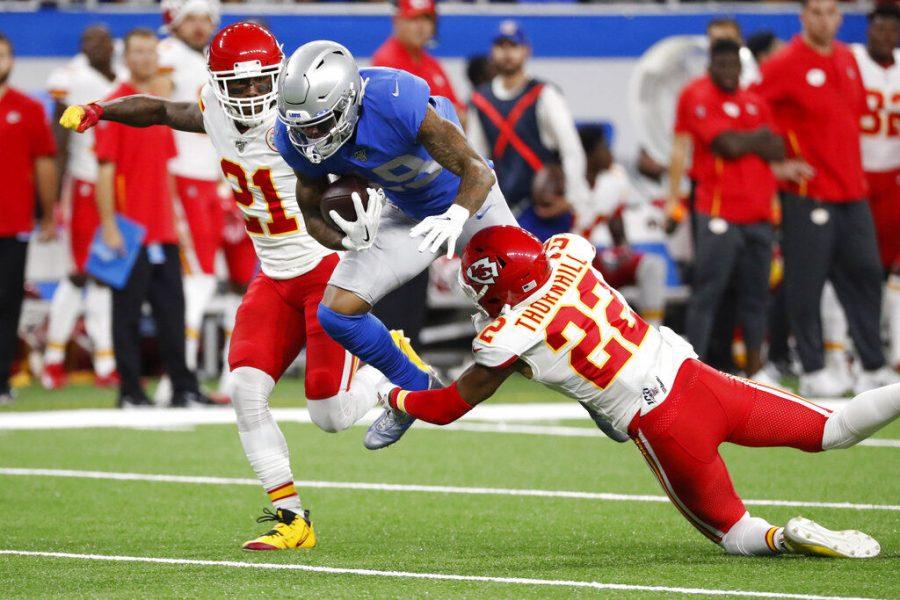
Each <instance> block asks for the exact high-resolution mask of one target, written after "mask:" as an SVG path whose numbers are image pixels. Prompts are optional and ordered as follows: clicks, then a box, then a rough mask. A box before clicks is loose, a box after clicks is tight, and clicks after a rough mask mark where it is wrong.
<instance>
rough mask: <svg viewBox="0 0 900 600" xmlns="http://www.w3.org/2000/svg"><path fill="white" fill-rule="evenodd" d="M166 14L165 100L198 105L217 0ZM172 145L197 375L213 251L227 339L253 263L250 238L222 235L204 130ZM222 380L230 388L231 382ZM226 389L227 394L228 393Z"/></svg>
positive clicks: (222, 207) (175, 3)
mask: <svg viewBox="0 0 900 600" xmlns="http://www.w3.org/2000/svg"><path fill="white" fill-rule="evenodd" d="M162 14H163V21H164V26H163V29H164V30H165V31H167V32H168V33H170V34H171V35H170V37H168V38H166V39H164V40H163V41H161V42H160V44H159V64H160V70H161V72H162V74H163V75H164V76H165V77H166V78H167V79H168V84H169V85H168V87H169V89H168V93H167V94H165V95H167V96H168V97H169V98H170V99H171V100H173V101H175V102H190V103H195V102H197V99H198V97H199V95H200V88H201V86H202V85H203V83H204V82H205V81H206V79H207V64H206V50H207V46H208V44H209V42H210V39H211V38H212V36H213V33H215V30H216V26H217V25H218V22H219V3H218V0H166V1H165V2H163V3H162ZM175 146H176V148H177V150H178V155H177V156H176V157H175V158H174V159H173V160H172V161H171V162H170V163H169V169H170V171H171V173H172V175H173V176H174V179H175V188H176V193H177V196H178V199H179V200H180V207H181V209H182V211H183V213H184V220H183V221H182V222H181V224H180V225H181V231H182V233H183V234H184V238H185V243H183V244H182V254H183V257H184V261H183V262H184V269H185V276H184V292H185V340H186V348H185V355H186V357H187V363H188V367H189V368H190V369H191V370H195V369H196V368H197V353H198V350H199V341H200V339H199V336H200V326H201V324H202V322H203V315H204V312H205V311H206V307H207V306H208V305H209V302H210V300H211V299H212V296H213V294H214V293H215V290H216V277H215V262H216V253H217V252H218V250H219V248H222V250H223V253H224V257H225V260H226V263H227V265H228V273H229V279H230V283H231V286H232V290H231V291H232V292H234V293H233V294H229V296H228V303H227V308H226V310H225V315H224V317H225V318H224V320H225V323H224V325H225V331H226V336H227V335H228V333H229V331H230V330H231V329H232V326H233V320H234V310H235V308H236V307H237V303H238V302H239V301H240V298H239V297H238V294H241V293H243V291H244V290H245V289H246V286H247V284H248V283H249V282H250V279H251V278H252V276H253V271H254V266H255V260H254V259H253V248H252V246H251V245H250V243H249V242H248V241H247V239H246V236H241V237H239V238H236V239H233V238H231V237H230V236H229V238H228V239H229V240H233V242H232V243H227V242H226V239H225V237H224V233H225V231H226V218H227V216H228V213H229V211H230V209H231V208H232V207H231V206H230V202H227V201H226V202H224V203H223V201H222V198H221V197H220V195H219V184H220V183H221V180H222V172H221V170H220V168H219V157H218V155H217V152H216V149H215V148H214V147H213V145H212V144H211V143H210V140H209V138H208V137H207V136H206V135H203V134H202V133H195V132H188V131H176V132H175ZM185 224H186V225H187V226H186V227H185ZM226 341H227V340H226ZM222 382H223V384H225V387H228V383H227V382H228V378H227V377H223V378H222ZM222 387H223V386H220V392H221V391H223V390H222ZM161 388H162V390H163V391H162V392H160V393H158V394H157V399H162V398H161V396H165V395H168V393H169V390H170V386H168V385H167V384H164V385H162V386H161ZM225 391H226V394H225V395H226V396H227V395H228V393H229V390H225Z"/></svg>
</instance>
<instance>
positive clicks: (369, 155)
mask: <svg viewBox="0 0 900 600" xmlns="http://www.w3.org/2000/svg"><path fill="white" fill-rule="evenodd" d="M360 75H361V76H362V79H363V82H364V86H365V87H364V89H365V94H364V95H363V99H362V106H361V107H360V112H359V120H358V121H357V123H356V132H355V133H354V135H353V137H352V138H350V139H349V140H348V141H347V142H346V143H345V144H344V145H343V146H341V148H340V149H339V150H338V151H337V152H336V153H334V154H333V155H331V156H330V157H328V158H327V159H325V160H323V161H322V162H321V163H319V164H313V163H311V162H310V161H309V160H308V159H307V158H306V157H305V156H303V155H302V154H301V153H300V152H299V151H298V150H297V149H296V148H295V147H294V146H293V144H291V141H290V139H289V138H288V132H287V126H286V125H285V124H284V123H282V122H280V121H279V122H278V123H277V124H276V126H275V147H276V148H277V149H278V151H279V152H280V153H281V156H282V157H283V158H284V160H285V162H287V164H289V165H290V166H291V167H292V168H293V169H294V170H295V171H297V172H298V173H300V174H302V175H303V176H304V177H308V178H310V179H321V178H324V177H326V176H327V175H329V174H333V175H344V174H346V173H355V174H358V175H360V176H361V177H364V178H366V179H367V180H369V181H372V182H375V183H378V184H379V185H381V186H382V187H383V188H384V192H385V195H386V196H387V198H388V200H390V201H391V202H392V203H393V204H394V205H396V206H397V207H398V208H399V209H400V210H401V211H403V213H405V214H406V215H408V216H410V217H412V218H414V219H424V218H425V217H428V216H432V215H438V214H441V213H442V212H444V211H445V210H447V208H449V207H450V205H451V204H452V203H453V200H454V199H455V198H456V193H457V190H459V177H458V176H456V175H454V174H453V173H451V172H450V171H448V170H447V169H444V168H443V167H442V166H441V165H440V164H438V162H437V161H435V160H434V159H433V158H431V156H430V155H429V154H428V152H427V151H426V150H425V147H424V146H423V145H422V144H421V143H419V142H418V141H417V140H416V137H417V136H418V134H419V127H420V126H421V125H422V121H423V120H424V119H425V113H426V111H427V110H428V106H432V107H433V108H434V109H435V110H436V111H437V113H438V114H439V115H440V116H441V117H443V118H445V119H447V120H449V121H452V122H453V123H455V124H456V125H457V126H459V119H458V118H457V116H456V110H455V109H454V108H453V105H452V104H451V103H450V101H449V100H447V99H446V98H443V97H441V96H430V90H429V88H428V84H427V83H425V80H424V79H421V78H419V77H416V76H415V75H412V74H410V73H407V72H406V71H401V70H398V69H386V68H380V67H375V68H370V69H360Z"/></svg>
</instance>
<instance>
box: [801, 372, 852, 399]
mask: <svg viewBox="0 0 900 600" xmlns="http://www.w3.org/2000/svg"><path fill="white" fill-rule="evenodd" d="M848 383H849V382H845V381H842V378H840V377H836V376H835V375H834V373H832V372H830V371H829V370H828V369H819V370H818V371H813V372H812V373H804V374H803V375H801V376H800V395H801V396H807V397H810V398H840V397H842V396H843V395H844V394H846V393H847V392H849V391H850V386H849V385H848Z"/></svg>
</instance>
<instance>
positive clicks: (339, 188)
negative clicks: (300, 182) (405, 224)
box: [319, 175, 376, 231]
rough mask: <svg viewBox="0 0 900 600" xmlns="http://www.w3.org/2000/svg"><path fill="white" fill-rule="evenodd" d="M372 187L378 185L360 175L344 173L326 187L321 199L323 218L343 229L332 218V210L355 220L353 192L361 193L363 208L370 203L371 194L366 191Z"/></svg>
mask: <svg viewBox="0 0 900 600" xmlns="http://www.w3.org/2000/svg"><path fill="white" fill-rule="evenodd" d="M370 187H376V186H375V185H373V184H371V183H369V182H368V181H366V180H365V179H363V178H362V177H360V176H359V175H343V176H341V177H340V178H339V179H337V180H335V181H334V182H333V183H331V184H330V185H329V186H328V187H327V188H325V191H324V192H322V198H321V200H320V201H319V210H320V211H322V218H323V219H325V222H326V223H327V224H328V225H329V227H332V228H334V229H335V230H337V231H341V228H340V227H338V226H337V225H335V224H334V221H332V220H331V216H330V213H331V211H335V212H336V213H337V214H339V215H340V216H341V217H342V218H344V219H346V220H347V221H355V220H356V209H354V208H353V198H352V197H351V194H353V192H356V193H357V194H359V197H360V199H361V200H362V205H363V208H366V207H367V206H368V205H369V194H368V192H366V188H370Z"/></svg>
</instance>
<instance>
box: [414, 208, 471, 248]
mask: <svg viewBox="0 0 900 600" xmlns="http://www.w3.org/2000/svg"><path fill="white" fill-rule="evenodd" d="M469 216H470V215H469V210H468V209H467V208H465V207H463V206H460V205H459V204H451V205H450V208H448V209H447V210H446V211H445V212H444V213H443V214H440V215H434V216H431V217H425V218H424V219H422V222H421V223H419V224H418V225H416V226H415V227H413V228H412V229H410V230H409V237H418V236H420V235H423V236H425V239H424V240H422V243H421V244H419V252H425V250H426V249H427V250H428V251H429V252H431V253H432V254H433V253H435V252H437V251H438V250H440V248H441V246H443V245H444V244H445V243H446V244H447V258H452V257H453V252H454V250H455V249H456V240H458V239H459V236H460V235H461V234H462V229H463V225H465V224H466V221H468V220H469Z"/></svg>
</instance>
